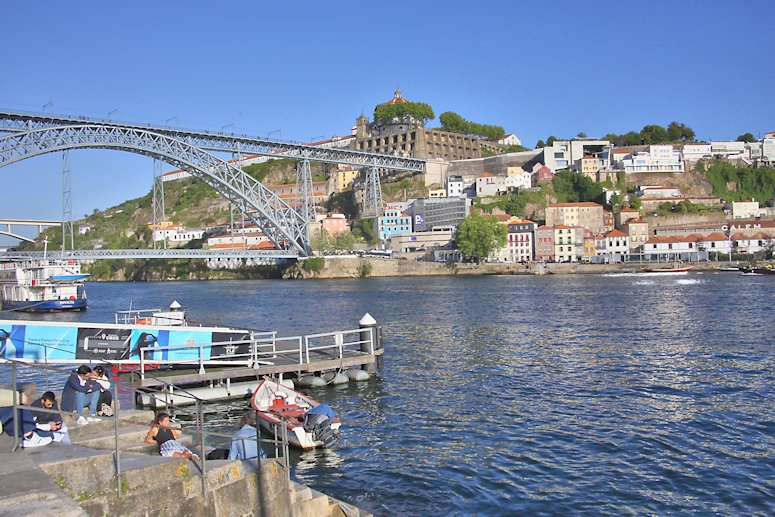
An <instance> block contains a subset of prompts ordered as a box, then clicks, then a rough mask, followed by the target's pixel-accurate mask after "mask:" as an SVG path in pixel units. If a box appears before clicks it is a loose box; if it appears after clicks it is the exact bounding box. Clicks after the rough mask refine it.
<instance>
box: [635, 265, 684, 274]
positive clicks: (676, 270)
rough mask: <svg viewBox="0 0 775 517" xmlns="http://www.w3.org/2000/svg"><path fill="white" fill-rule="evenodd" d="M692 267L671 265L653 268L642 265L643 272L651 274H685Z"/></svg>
mask: <svg viewBox="0 0 775 517" xmlns="http://www.w3.org/2000/svg"><path fill="white" fill-rule="evenodd" d="M691 269H692V266H686V267H683V266H678V265H676V266H673V267H662V268H653V267H644V268H643V272H644V273H648V274H651V275H685V274H687V273H689V271H690V270H691Z"/></svg>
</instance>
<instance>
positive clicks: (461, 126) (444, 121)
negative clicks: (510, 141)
mask: <svg viewBox="0 0 775 517" xmlns="http://www.w3.org/2000/svg"><path fill="white" fill-rule="evenodd" d="M439 122H441V130H442V131H449V132H452V133H460V134H463V135H474V136H478V137H482V138H486V139H487V140H493V141H495V140H499V139H501V138H503V135H505V134H506V132H505V131H504V130H503V128H502V127H500V126H492V125H489V124H478V123H476V122H469V121H468V120H466V119H464V118H463V117H461V116H460V115H458V114H457V113H454V112H452V111H445V112H444V113H442V114H441V115H439Z"/></svg>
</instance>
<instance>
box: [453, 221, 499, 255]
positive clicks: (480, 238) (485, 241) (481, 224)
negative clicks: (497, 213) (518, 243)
mask: <svg viewBox="0 0 775 517" xmlns="http://www.w3.org/2000/svg"><path fill="white" fill-rule="evenodd" d="M508 234H509V230H508V228H506V226H504V225H502V224H500V223H499V222H498V219H496V218H495V217H492V216H487V215H481V214H479V213H473V214H471V215H469V216H467V217H466V218H465V219H463V221H461V223H460V226H459V227H458V231H457V237H456V241H457V246H458V248H459V249H460V252H461V253H462V254H463V256H464V257H465V258H466V259H468V260H474V261H475V262H476V263H477V264H478V263H479V261H480V260H482V259H485V258H487V257H489V256H490V254H491V253H492V252H493V251H495V250H497V249H499V248H502V247H504V246H505V245H506V243H507V242H508Z"/></svg>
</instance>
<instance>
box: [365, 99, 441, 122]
mask: <svg viewBox="0 0 775 517" xmlns="http://www.w3.org/2000/svg"><path fill="white" fill-rule="evenodd" d="M434 118H436V115H434V114H433V108H431V107H430V106H429V105H428V104H425V103H424V102H399V103H396V104H380V105H379V106H377V107H376V108H375V109H374V123H375V124H379V123H381V124H385V125H390V124H396V123H398V124H407V123H412V122H419V123H420V124H421V125H422V126H423V127H425V124H427V123H428V121H430V120H433V119H434Z"/></svg>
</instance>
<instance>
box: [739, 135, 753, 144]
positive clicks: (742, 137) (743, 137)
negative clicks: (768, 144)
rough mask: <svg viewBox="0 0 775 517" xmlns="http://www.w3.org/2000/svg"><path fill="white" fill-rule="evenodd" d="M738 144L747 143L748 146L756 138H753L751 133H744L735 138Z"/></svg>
mask: <svg viewBox="0 0 775 517" xmlns="http://www.w3.org/2000/svg"><path fill="white" fill-rule="evenodd" d="M737 141H738V142H748V143H749V144H750V143H751V142H756V137H755V136H753V135H752V134H751V133H744V134H742V135H740V136H738V137H737Z"/></svg>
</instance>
